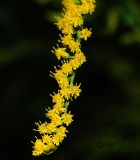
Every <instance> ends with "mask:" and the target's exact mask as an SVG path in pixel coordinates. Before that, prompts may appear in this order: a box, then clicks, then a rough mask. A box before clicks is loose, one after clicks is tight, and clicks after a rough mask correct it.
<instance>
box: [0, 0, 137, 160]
mask: <svg viewBox="0 0 140 160" xmlns="http://www.w3.org/2000/svg"><path fill="white" fill-rule="evenodd" d="M61 7H62V6H61V3H60V0H36V1H35V0H12V1H11V0H7V1H5V0H1V1H0V160H37V159H38V160H47V159H48V160H56V159H57V160H77V159H79V160H124V159H126V160H138V159H139V158H140V75H139V58H140V55H139V54H140V46H139V44H140V18H139V16H140V5H139V0H129V1H128V0H116V1H111V0H97V7H96V12H95V13H94V15H93V16H87V19H86V23H85V26H87V27H92V28H93V36H92V37H91V38H90V39H89V40H88V41H87V42H82V49H83V51H84V52H85V54H86V57H87V63H85V64H84V65H83V66H82V67H81V68H80V69H79V70H78V71H77V74H76V79H75V82H77V83H80V82H81V83H82V85H81V88H82V94H81V96H80V97H79V98H78V99H77V100H76V101H74V102H72V103H71V105H70V108H69V109H70V110H71V112H72V114H74V115H75V116H74V122H73V123H72V125H71V126H70V127H69V128H68V130H69V134H68V135H67V138H66V139H65V140H64V142H63V143H62V144H61V145H60V147H59V148H58V149H57V151H56V152H55V153H54V154H52V155H50V156H48V157H47V156H42V157H32V155H31V154H32V153H31V152H32V144H31V140H34V139H35V135H36V133H35V132H34V131H33V128H35V124H34V122H36V121H39V120H42V121H43V120H44V119H45V116H44V113H45V108H46V107H47V106H49V105H51V98H50V96H49V94H50V93H52V92H53V91H57V89H58V86H57V83H56V81H55V80H54V79H53V78H51V77H49V74H50V70H53V66H54V65H56V66H57V65H58V64H59V63H58V61H57V60H56V57H55V56H54V55H53V54H52V53H51V49H52V47H53V46H55V45H56V43H57V39H58V38H59V36H58V34H59V33H60V32H59V31H58V29H57V28H56V26H55V25H54V24H53V22H54V17H55V16H56V15H58V14H59V13H60V11H61V9H62V8H61Z"/></svg>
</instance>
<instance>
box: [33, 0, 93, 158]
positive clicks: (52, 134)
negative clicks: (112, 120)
mask: <svg viewBox="0 0 140 160" xmlns="http://www.w3.org/2000/svg"><path fill="white" fill-rule="evenodd" d="M62 4H63V6H64V10H63V13H62V15H61V16H60V17H58V19H57V23H56V25H57V27H58V29H59V30H61V31H62V34H61V35H60V40H58V43H59V45H57V46H56V47H54V48H53V50H52V52H53V53H54V54H55V55H56V57H57V59H58V60H61V64H62V65H61V66H58V67H54V72H51V75H50V76H52V77H54V78H55V79H56V81H57V82H58V85H59V90H58V92H57V93H53V94H52V95H51V97H52V102H53V106H52V107H51V108H49V109H48V110H47V113H46V118H47V120H48V121H46V122H44V123H41V122H38V123H36V125H37V129H36V130H35V131H37V132H39V134H40V138H36V140H35V142H33V155H34V156H39V155H41V154H43V153H44V154H50V153H52V152H54V151H55V150H56V148H57V147H58V146H59V144H60V143H61V142H62V141H63V139H64V138H65V137H66V133H67V132H68V131H67V129H66V127H67V126H69V125H70V124H71V122H72V121H73V115H71V113H70V112H69V111H68V106H69V102H70V101H71V100H73V98H77V97H78V96H79V95H80V93H81V89H80V85H77V84H74V77H75V70H77V69H78V68H79V67H80V66H81V65H82V64H83V63H84V62H85V61H86V58H85V56H84V53H83V52H82V51H81V43H80V42H81V39H84V40H87V38H88V37H90V36H91V30H89V29H87V28H83V23H84V19H83V16H84V15H85V14H87V13H90V14H92V12H93V11H94V9H95V1H94V0H62Z"/></svg>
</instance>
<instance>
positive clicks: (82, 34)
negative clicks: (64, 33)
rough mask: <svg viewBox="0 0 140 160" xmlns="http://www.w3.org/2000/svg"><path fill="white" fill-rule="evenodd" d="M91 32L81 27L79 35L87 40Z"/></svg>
mask: <svg viewBox="0 0 140 160" xmlns="http://www.w3.org/2000/svg"><path fill="white" fill-rule="evenodd" d="M91 34H92V32H91V31H90V30H88V29H87V28H84V29H82V31H81V32H80V37H81V38H83V39H84V40H87V39H88V37H90V36H91Z"/></svg>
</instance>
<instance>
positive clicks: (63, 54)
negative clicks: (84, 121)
mask: <svg viewBox="0 0 140 160" xmlns="http://www.w3.org/2000/svg"><path fill="white" fill-rule="evenodd" d="M65 50H66V48H60V47H59V48H57V49H56V48H54V51H52V52H53V53H54V54H55V55H56V57H57V58H58V59H60V58H61V57H63V58H67V57H69V54H68V53H67V52H66V51H65Z"/></svg>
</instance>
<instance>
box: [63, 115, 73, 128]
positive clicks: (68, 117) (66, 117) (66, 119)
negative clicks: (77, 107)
mask: <svg viewBox="0 0 140 160" xmlns="http://www.w3.org/2000/svg"><path fill="white" fill-rule="evenodd" d="M72 117H73V115H71V114H70V113H64V114H63V115H62V121H63V123H64V124H66V125H67V126H68V125H69V124H71V122H72V121H73V119H72Z"/></svg>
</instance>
